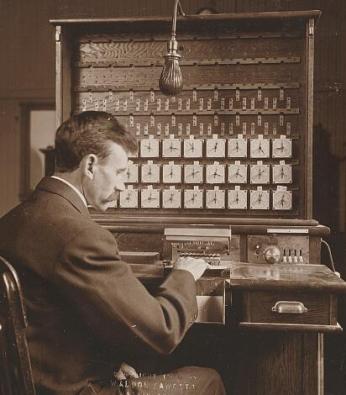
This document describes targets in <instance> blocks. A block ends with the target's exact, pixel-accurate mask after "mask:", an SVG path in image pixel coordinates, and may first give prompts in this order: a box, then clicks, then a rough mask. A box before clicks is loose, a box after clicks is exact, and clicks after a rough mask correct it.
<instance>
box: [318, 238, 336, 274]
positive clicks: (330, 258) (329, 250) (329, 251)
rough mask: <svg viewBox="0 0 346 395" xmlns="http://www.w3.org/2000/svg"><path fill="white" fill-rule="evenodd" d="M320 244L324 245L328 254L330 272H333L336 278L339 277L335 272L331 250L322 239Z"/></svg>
mask: <svg viewBox="0 0 346 395" xmlns="http://www.w3.org/2000/svg"><path fill="white" fill-rule="evenodd" d="M321 244H324V245H325V246H326V247H327V250H328V254H329V260H330V266H331V269H332V271H333V272H334V273H335V274H336V275H337V276H338V277H340V273H339V272H337V271H336V270H335V265H334V259H333V254H332V250H331V248H330V246H329V244H328V243H327V242H326V241H325V240H324V239H321Z"/></svg>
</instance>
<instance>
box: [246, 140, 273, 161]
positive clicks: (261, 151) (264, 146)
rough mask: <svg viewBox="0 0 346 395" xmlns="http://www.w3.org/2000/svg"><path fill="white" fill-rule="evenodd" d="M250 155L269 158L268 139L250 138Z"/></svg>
mask: <svg viewBox="0 0 346 395" xmlns="http://www.w3.org/2000/svg"><path fill="white" fill-rule="evenodd" d="M250 156H251V158H269V139H264V138H257V139H251V140H250Z"/></svg>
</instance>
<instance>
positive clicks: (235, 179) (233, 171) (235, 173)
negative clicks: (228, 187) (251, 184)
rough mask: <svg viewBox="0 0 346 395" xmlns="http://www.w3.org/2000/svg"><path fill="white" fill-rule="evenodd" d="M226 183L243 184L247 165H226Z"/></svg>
mask: <svg viewBox="0 0 346 395" xmlns="http://www.w3.org/2000/svg"><path fill="white" fill-rule="evenodd" d="M228 182H229V183H231V184H245V183H246V182H247V165H246V164H240V163H239V164H238V163H236V164H231V165H228Z"/></svg>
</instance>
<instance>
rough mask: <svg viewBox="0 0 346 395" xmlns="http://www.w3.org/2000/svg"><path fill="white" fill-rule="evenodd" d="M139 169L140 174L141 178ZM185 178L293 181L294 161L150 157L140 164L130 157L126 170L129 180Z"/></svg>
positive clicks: (188, 180)
mask: <svg viewBox="0 0 346 395" xmlns="http://www.w3.org/2000/svg"><path fill="white" fill-rule="evenodd" d="M248 168H249V169H250V171H248ZM161 169H162V170H161ZM226 171H227V175H226ZM161 172H162V176H161ZM139 173H140V175H141V179H140V181H139ZM248 173H249V177H248ZM270 176H271V177H270ZM183 178H184V182H185V183H187V184H202V183H204V182H205V183H208V184H224V183H225V182H228V183H231V184H245V183H247V182H248V178H249V180H250V183H251V184H269V183H270V178H272V183H273V184H291V183H292V165H291V164H288V163H285V161H284V160H281V161H280V162H279V163H278V164H264V163H263V162H262V161H257V162H256V163H254V164H250V165H247V164H245V163H240V161H235V162H234V163H232V164H227V165H225V164H220V163H219V162H217V161H214V162H213V163H209V164H205V165H204V164H201V163H199V161H194V163H188V164H184V165H182V164H179V163H175V162H174V161H170V162H168V163H165V164H160V163H153V161H151V160H148V161H147V163H142V164H141V165H140V164H137V163H133V162H132V161H129V164H128V168H127V173H126V182H128V183H132V184H133V183H139V182H142V183H149V184H158V183H161V179H162V182H163V183H166V184H180V183H181V182H182V180H183ZM226 180H227V181H226Z"/></svg>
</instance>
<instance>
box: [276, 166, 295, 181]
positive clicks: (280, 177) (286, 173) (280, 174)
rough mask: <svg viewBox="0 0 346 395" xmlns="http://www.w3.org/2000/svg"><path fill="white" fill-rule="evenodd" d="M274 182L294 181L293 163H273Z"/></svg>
mask: <svg viewBox="0 0 346 395" xmlns="http://www.w3.org/2000/svg"><path fill="white" fill-rule="evenodd" d="M273 183H274V184H291V183H292V165H290V164H279V165H273Z"/></svg>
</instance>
